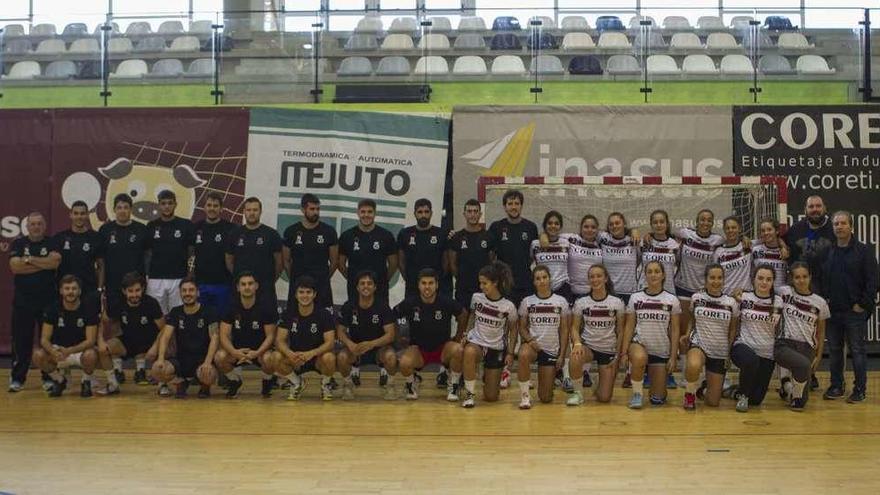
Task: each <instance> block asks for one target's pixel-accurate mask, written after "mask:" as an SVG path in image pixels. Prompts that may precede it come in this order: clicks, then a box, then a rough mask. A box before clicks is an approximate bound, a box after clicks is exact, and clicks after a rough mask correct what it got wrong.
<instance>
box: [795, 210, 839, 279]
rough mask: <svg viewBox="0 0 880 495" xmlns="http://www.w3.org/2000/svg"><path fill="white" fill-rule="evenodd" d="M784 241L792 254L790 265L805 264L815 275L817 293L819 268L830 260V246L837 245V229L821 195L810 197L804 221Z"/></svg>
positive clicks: (796, 224) (797, 223)
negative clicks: (835, 234) (800, 262)
mask: <svg viewBox="0 0 880 495" xmlns="http://www.w3.org/2000/svg"><path fill="white" fill-rule="evenodd" d="M784 240H785V244H786V245H787V246H788V249H789V250H790V252H791V254H790V255H789V257H788V263H789V264H791V263H794V262H795V261H803V262H805V263H806V264H807V265H808V266H809V267H810V273H811V274H812V275H813V277H812V283H813V291H818V290H819V283H820V277H819V275H820V271H821V270H820V268H821V266H822V263H823V262H824V261H825V259H826V258H827V257H828V251H829V250H830V249H831V246H833V245H834V243H835V242H836V238H835V237H834V228H833V226H832V225H831V219H830V218H828V211H827V209H826V207H825V202H824V201H822V197H821V196H818V195H814V196H810V197H808V198H807V202H806V205H804V218H802V219H800V220H798V221H797V222H795V223H794V225H792V226H791V227H789V228H788V232H787V233H786V234H785V238H784Z"/></svg>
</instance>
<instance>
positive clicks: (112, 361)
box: [98, 272, 171, 395]
mask: <svg viewBox="0 0 880 495" xmlns="http://www.w3.org/2000/svg"><path fill="white" fill-rule="evenodd" d="M144 286H145V284H144V279H143V277H141V275H140V274H139V273H135V272H132V273H129V274H126V275H125V276H124V277H122V294H123V302H122V304H120V305H119V306H117V307H115V308H111V310H110V313H109V317H110V328H111V334H112V335H113V337H111V338H110V339H107V340H105V339H104V335H103V334H100V333H99V334H98V355H99V356H100V358H101V367H102V368H103V369H105V370H111V369H112V370H114V372H113V373H108V377H107V389H106V390H105V391H103V392H99V393H106V394H116V393H119V379H118V377H119V376H120V375H122V360H123V359H125V358H134V360H135V373H134V381H135V383H137V384H138V385H149V384H150V382H149V380H148V379H147V371H146V369H147V361H153V360H155V359H156V357H157V356H158V355H159V342H158V337H159V332H160V330H161V329H163V328H165V320H164V319H163V318H162V315H163V313H162V308H160V307H159V302H158V301H156V299H155V298H153V297H151V296H149V295H147V294H144ZM159 393H160V395H170V394H171V390H170V389H168V387H167V385H166V384H162V385H161V386H160V388H159Z"/></svg>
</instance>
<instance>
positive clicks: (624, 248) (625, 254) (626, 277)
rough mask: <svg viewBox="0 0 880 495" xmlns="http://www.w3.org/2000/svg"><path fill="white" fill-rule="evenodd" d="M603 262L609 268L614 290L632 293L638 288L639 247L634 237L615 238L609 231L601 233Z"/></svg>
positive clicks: (600, 242) (620, 292)
mask: <svg viewBox="0 0 880 495" xmlns="http://www.w3.org/2000/svg"><path fill="white" fill-rule="evenodd" d="M599 245H600V246H601V247H602V263H604V264H605V268H607V269H608V275H610V276H611V282H613V283H614V292H616V293H617V294H632V293H633V292H635V291H637V290H638V278H637V277H638V275H637V274H638V269H639V248H638V246H636V243H635V242H634V241H633V239H632V237H630V236H628V235H626V236H623V237H622V238H620V239H616V238H614V236H612V235H611V234H609V233H608V232H600V233H599Z"/></svg>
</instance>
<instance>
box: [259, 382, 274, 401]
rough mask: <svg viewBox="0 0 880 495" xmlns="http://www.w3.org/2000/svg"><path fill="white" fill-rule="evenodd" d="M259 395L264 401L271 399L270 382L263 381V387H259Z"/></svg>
mask: <svg viewBox="0 0 880 495" xmlns="http://www.w3.org/2000/svg"><path fill="white" fill-rule="evenodd" d="M260 395H262V396H263V398H264V399H268V398H269V397H272V380H271V379H269V380H263V386H262V387H260Z"/></svg>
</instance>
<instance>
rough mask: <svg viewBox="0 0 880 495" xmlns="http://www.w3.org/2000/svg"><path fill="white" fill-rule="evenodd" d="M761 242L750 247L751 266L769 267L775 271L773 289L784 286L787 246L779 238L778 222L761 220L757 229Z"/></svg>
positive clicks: (767, 219) (766, 219)
mask: <svg viewBox="0 0 880 495" xmlns="http://www.w3.org/2000/svg"><path fill="white" fill-rule="evenodd" d="M758 229H759V230H758V232H759V233H760V235H761V241H760V242H756V243H755V244H754V245H753V246H752V264H753V265H754V266H758V265H770V266H771V267H773V270H775V271H776V280H775V282H774V284H775V287H776V288H779V287H781V286H783V285H785V275H786V273H787V271H788V263H787V262H786V261H785V260H787V259H788V246H786V245H785V242H783V240H782V239H781V238H780V237H779V222H777V221H776V220H774V219H772V218H765V219H763V220H761V223H760V225H759V227H758Z"/></svg>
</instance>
